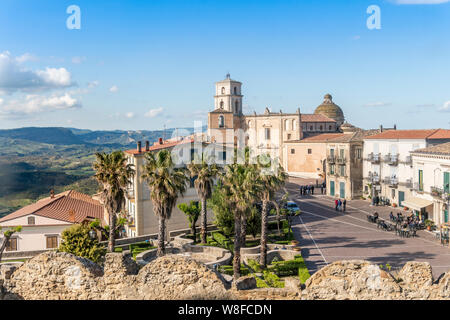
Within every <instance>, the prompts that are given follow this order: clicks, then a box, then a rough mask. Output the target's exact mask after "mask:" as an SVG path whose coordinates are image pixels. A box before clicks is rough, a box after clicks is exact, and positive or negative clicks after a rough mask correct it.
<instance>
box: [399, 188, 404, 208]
mask: <svg viewBox="0 0 450 320" xmlns="http://www.w3.org/2000/svg"><path fill="white" fill-rule="evenodd" d="M403 201H405V192H404V191H399V192H398V206H399V207H403V205H402V202H403Z"/></svg>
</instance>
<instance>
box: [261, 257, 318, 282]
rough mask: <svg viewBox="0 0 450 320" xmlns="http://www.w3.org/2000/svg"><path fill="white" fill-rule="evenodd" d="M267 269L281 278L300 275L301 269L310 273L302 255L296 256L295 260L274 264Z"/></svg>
mask: <svg viewBox="0 0 450 320" xmlns="http://www.w3.org/2000/svg"><path fill="white" fill-rule="evenodd" d="M267 269H268V270H269V271H271V272H273V273H275V274H276V275H277V276H281V277H284V276H295V275H299V270H300V269H305V270H306V271H308V269H307V268H306V265H305V261H304V260H303V258H302V256H301V255H296V256H295V257H294V260H286V261H276V262H272V265H270V266H268V268H267ZM308 274H309V273H308ZM305 281H306V280H305Z"/></svg>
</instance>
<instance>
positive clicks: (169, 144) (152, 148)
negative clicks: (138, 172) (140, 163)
mask: <svg viewBox="0 0 450 320" xmlns="http://www.w3.org/2000/svg"><path fill="white" fill-rule="evenodd" d="M193 142H194V139H192V138H189V139H183V140H177V141H171V140H165V141H162V143H159V142H155V143H154V144H153V145H152V146H150V148H149V150H148V151H146V150H145V146H142V148H141V152H139V150H138V149H132V150H126V151H125V152H126V153H128V154H133V155H141V154H145V153H147V152H150V151H157V150H162V149H167V148H172V147H175V146H178V145H182V144H189V143H193Z"/></svg>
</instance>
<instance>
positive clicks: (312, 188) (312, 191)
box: [311, 186, 314, 195]
mask: <svg viewBox="0 0 450 320" xmlns="http://www.w3.org/2000/svg"><path fill="white" fill-rule="evenodd" d="M311 194H312V195H314V186H311Z"/></svg>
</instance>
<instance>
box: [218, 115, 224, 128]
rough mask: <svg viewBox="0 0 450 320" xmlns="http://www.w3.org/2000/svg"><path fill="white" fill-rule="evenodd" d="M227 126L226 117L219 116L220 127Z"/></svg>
mask: <svg viewBox="0 0 450 320" xmlns="http://www.w3.org/2000/svg"><path fill="white" fill-rule="evenodd" d="M223 127H225V118H224V117H223V116H219V128H223Z"/></svg>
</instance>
